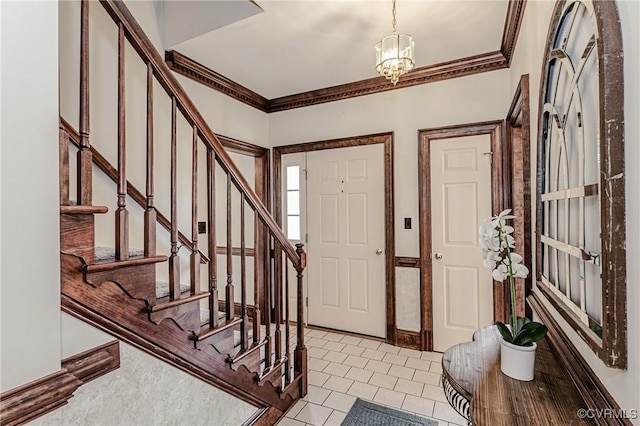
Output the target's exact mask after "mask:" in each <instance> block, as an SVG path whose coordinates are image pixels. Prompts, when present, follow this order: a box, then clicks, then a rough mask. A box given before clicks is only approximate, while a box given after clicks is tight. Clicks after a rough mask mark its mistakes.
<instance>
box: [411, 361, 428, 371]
mask: <svg viewBox="0 0 640 426" xmlns="http://www.w3.org/2000/svg"><path fill="white" fill-rule="evenodd" d="M405 366H407V367H411V368H415V369H416V370H424V371H429V369H430V368H431V361H427V360H426V359H414V358H411V359H408V360H407V363H406V364H405Z"/></svg>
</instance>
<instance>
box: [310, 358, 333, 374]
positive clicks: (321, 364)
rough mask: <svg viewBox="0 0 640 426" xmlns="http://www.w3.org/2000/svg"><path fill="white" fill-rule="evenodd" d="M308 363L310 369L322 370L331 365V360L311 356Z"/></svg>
mask: <svg viewBox="0 0 640 426" xmlns="http://www.w3.org/2000/svg"><path fill="white" fill-rule="evenodd" d="M307 365H308V366H309V370H315V371H322V370H324V368H325V367H326V366H327V365H329V361H326V360H324V359H318V358H311V357H309V361H308V364H307Z"/></svg>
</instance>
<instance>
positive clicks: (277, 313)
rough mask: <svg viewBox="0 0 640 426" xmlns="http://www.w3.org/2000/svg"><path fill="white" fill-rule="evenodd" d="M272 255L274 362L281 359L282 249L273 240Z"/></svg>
mask: <svg viewBox="0 0 640 426" xmlns="http://www.w3.org/2000/svg"><path fill="white" fill-rule="evenodd" d="M273 253H274V260H273V276H274V282H273V306H274V311H273V317H274V318H273V322H274V323H275V331H274V333H273V338H274V339H275V352H276V360H279V359H281V358H282V330H281V329H280V324H281V323H282V247H281V246H280V243H278V241H277V240H276V239H275V238H274V239H273Z"/></svg>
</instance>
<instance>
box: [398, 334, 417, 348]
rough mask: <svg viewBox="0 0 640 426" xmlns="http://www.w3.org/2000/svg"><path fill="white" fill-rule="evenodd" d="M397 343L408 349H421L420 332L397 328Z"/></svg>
mask: <svg viewBox="0 0 640 426" xmlns="http://www.w3.org/2000/svg"><path fill="white" fill-rule="evenodd" d="M396 341H397V345H398V346H400V347H403V348H407V349H415V350H417V351H419V350H420V332H418V331H410V330H401V329H397V330H396Z"/></svg>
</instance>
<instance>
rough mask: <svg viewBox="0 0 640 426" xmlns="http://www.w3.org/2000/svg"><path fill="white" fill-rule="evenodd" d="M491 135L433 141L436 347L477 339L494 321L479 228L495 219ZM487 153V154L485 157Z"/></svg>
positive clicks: (433, 284) (432, 182) (432, 221)
mask: <svg viewBox="0 0 640 426" xmlns="http://www.w3.org/2000/svg"><path fill="white" fill-rule="evenodd" d="M490 138H491V137H490V135H488V134H486V135H477V136H461V137H453V138H448V139H436V140H432V141H431V143H430V158H431V161H430V163H431V164H430V167H431V239H432V241H431V242H432V253H431V256H432V265H433V267H432V286H433V347H434V350H436V351H441V352H442V351H445V350H446V349H447V348H449V347H450V346H453V345H455V344H458V343H462V342H469V341H471V340H472V335H473V332H474V331H475V330H477V329H478V328H480V327H483V326H486V325H489V324H491V323H492V320H493V290H492V286H493V281H492V278H491V272H490V271H489V270H487V269H485V268H484V267H483V264H482V254H481V250H480V247H479V245H478V227H479V225H480V223H482V221H483V220H484V219H485V218H488V217H490V216H491V155H490V154H488V153H489V152H490V151H491V139H490ZM485 154H486V155H485Z"/></svg>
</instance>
